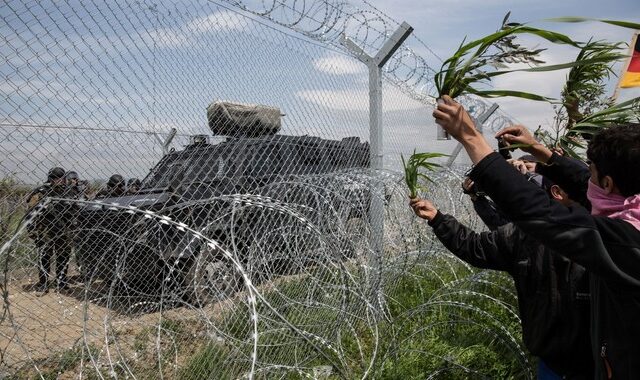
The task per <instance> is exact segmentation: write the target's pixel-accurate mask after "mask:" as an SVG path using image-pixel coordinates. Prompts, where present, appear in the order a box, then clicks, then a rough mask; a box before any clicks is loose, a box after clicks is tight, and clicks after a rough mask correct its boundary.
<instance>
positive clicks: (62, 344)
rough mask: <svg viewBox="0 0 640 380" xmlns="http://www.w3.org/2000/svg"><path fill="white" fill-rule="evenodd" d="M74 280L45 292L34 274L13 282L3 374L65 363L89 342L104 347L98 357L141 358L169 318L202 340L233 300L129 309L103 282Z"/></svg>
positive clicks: (3, 334)
mask: <svg viewBox="0 0 640 380" xmlns="http://www.w3.org/2000/svg"><path fill="white" fill-rule="evenodd" d="M70 279H71V282H72V285H71V286H70V289H69V290H67V291H64V292H61V293H58V292H56V291H55V290H54V289H50V291H49V292H48V293H47V294H44V295H38V294H37V293H36V292H35V291H34V289H33V288H34V284H35V282H36V280H35V278H34V276H26V277H23V278H22V279H20V280H17V279H13V280H12V281H10V282H9V285H8V287H7V289H6V290H7V291H8V292H6V293H5V300H4V302H3V305H2V314H1V315H2V317H1V318H2V319H0V355H1V356H0V379H1V378H4V377H5V376H11V375H12V374H15V373H16V371H18V370H24V369H25V368H31V369H30V370H29V372H30V373H32V372H33V371H34V370H35V368H36V367H38V370H42V368H47V367H50V366H52V365H53V364H52V363H53V362H55V363H56V364H55V365H56V366H60V364H59V363H60V361H61V360H68V359H65V355H69V354H68V353H69V352H73V350H76V352H77V351H78V350H80V351H82V350H83V347H84V348H85V350H84V351H86V348H87V347H91V348H92V349H94V348H95V349H96V350H97V351H99V354H98V355H97V356H100V357H102V358H106V359H105V360H107V361H112V360H116V361H117V360H123V361H125V362H127V363H128V362H129V361H134V360H138V359H142V358H141V357H139V356H140V355H141V352H140V350H144V349H146V347H147V346H153V345H154V339H155V338H154V335H155V336H156V337H157V336H158V333H157V331H158V330H159V329H158V326H164V325H163V323H164V324H167V321H169V322H170V323H173V324H175V323H176V322H175V321H178V322H179V323H180V334H181V336H180V339H185V340H187V339H191V338H196V339H194V341H198V340H199V341H202V340H203V339H202V338H205V339H206V338H207V334H208V333H207V331H206V328H205V329H202V326H203V325H204V324H205V323H206V321H210V320H211V319H212V318H213V317H214V316H219V315H221V313H222V311H223V310H224V309H225V308H227V307H230V303H232V302H233V301H232V300H229V301H224V302H220V303H218V304H215V305H207V306H205V307H202V308H193V307H191V308H190V307H176V308H173V309H166V310H158V309H157V308H155V309H151V310H149V311H148V312H138V313H133V314H127V313H123V312H122V310H118V308H116V307H114V305H112V304H109V305H108V304H106V300H107V299H109V293H108V289H104V287H102V288H101V284H99V283H98V284H95V285H93V286H91V287H90V288H88V287H86V286H85V285H84V284H83V283H81V282H79V281H78V276H73V275H72V276H71V277H70ZM74 280H75V281H76V282H74ZM7 293H8V294H7ZM141 304H143V303H141ZM141 306H142V307H143V306H144V305H141ZM203 322H204V323H203ZM167 328H169V329H170V328H172V327H171V326H169V327H167ZM174 328H175V327H174ZM197 338H200V339H197ZM171 339H176V337H175V336H174V337H171ZM152 348H153V347H152ZM114 351H117V352H114ZM186 354H187V353H186V352H185V353H183V354H181V355H186ZM177 360H178V359H174V361H177ZM63 364H64V363H63ZM69 370H71V371H70V372H73V371H74V369H73V368H69ZM59 378H65V376H61V377H59ZM69 378H75V377H73V376H72V377H69Z"/></svg>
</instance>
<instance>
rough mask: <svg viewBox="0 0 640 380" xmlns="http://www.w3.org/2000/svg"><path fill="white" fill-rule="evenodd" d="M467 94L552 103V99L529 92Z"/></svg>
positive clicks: (504, 91)
mask: <svg viewBox="0 0 640 380" xmlns="http://www.w3.org/2000/svg"><path fill="white" fill-rule="evenodd" d="M467 90H468V92H469V93H471V94H474V95H478V96H481V97H483V98H500V97H505V96H511V97H514V98H523V99H529V100H536V101H541V102H550V101H553V100H554V99H553V98H547V97H545V96H542V95H537V94H532V93H530V92H522V91H511V90H482V91H481V90H475V89H467Z"/></svg>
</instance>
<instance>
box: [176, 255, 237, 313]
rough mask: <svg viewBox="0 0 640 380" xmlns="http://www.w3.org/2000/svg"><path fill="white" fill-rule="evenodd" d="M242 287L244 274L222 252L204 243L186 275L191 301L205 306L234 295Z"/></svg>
mask: <svg viewBox="0 0 640 380" xmlns="http://www.w3.org/2000/svg"><path fill="white" fill-rule="evenodd" d="M241 287H242V276H241V275H240V273H238V271H237V269H236V268H235V265H234V264H233V263H232V262H231V261H230V260H228V259H225V258H224V257H223V255H222V252H219V250H216V249H213V248H210V247H209V246H207V245H204V246H203V248H202V249H201V251H200V253H199V254H198V255H197V256H196V257H195V258H194V259H193V262H192V264H191V267H190V268H189V271H188V273H187V276H186V288H187V293H188V299H189V301H190V302H192V303H194V304H196V305H200V306H204V305H206V304H209V303H216V302H220V301H223V300H225V299H228V298H229V297H232V296H233V295H234V294H235V293H237V292H238V291H239V290H240V289H241Z"/></svg>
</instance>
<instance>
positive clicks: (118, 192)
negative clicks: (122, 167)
mask: <svg viewBox="0 0 640 380" xmlns="http://www.w3.org/2000/svg"><path fill="white" fill-rule="evenodd" d="M125 184H126V183H125V180H124V178H123V177H122V176H121V175H120V174H114V175H112V176H111V177H109V181H107V187H106V188H104V189H102V190H100V191H99V192H98V194H96V199H101V198H111V197H120V196H123V195H125V194H126V193H127V191H126V188H125Z"/></svg>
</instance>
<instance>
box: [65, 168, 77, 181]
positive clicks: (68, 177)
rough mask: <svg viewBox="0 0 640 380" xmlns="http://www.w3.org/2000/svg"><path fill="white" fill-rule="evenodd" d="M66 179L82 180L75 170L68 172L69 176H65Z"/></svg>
mask: <svg viewBox="0 0 640 380" xmlns="http://www.w3.org/2000/svg"><path fill="white" fill-rule="evenodd" d="M64 178H66V179H67V180H70V179H75V180H79V179H80V177H79V176H78V173H76V172H74V171H73V170H71V171H68V172H67V174H65V175H64Z"/></svg>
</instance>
